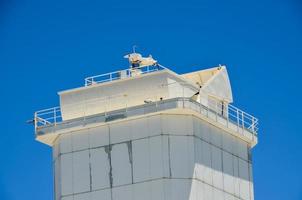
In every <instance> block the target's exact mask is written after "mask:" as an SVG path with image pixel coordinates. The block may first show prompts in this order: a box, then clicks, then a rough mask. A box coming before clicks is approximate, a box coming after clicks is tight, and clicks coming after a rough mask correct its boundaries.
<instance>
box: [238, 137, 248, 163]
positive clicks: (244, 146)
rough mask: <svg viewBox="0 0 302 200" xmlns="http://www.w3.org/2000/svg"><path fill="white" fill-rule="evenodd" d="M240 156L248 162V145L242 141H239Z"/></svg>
mask: <svg viewBox="0 0 302 200" xmlns="http://www.w3.org/2000/svg"><path fill="white" fill-rule="evenodd" d="M237 148H238V156H239V157H240V158H242V159H243V160H246V161H247V160H248V147H247V144H246V143H245V142H243V141H241V140H237Z"/></svg>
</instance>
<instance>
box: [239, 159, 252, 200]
mask: <svg viewBox="0 0 302 200" xmlns="http://www.w3.org/2000/svg"><path fill="white" fill-rule="evenodd" d="M248 170H249V169H248V163H247V162H246V161H244V160H242V159H239V177H240V197H241V198H243V199H250V185H249V171H248Z"/></svg>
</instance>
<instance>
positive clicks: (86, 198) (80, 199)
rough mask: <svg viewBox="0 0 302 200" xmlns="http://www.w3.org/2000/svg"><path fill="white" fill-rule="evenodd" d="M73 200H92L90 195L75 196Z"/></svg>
mask: <svg viewBox="0 0 302 200" xmlns="http://www.w3.org/2000/svg"><path fill="white" fill-rule="evenodd" d="M73 200H90V193H83V194H77V195H74V196H73Z"/></svg>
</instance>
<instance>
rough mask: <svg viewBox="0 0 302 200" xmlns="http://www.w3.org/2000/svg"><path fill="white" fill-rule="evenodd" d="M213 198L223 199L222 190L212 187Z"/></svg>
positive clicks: (216, 199)
mask: <svg viewBox="0 0 302 200" xmlns="http://www.w3.org/2000/svg"><path fill="white" fill-rule="evenodd" d="M213 199H215V200H224V198H223V192H222V190H219V189H216V188H213Z"/></svg>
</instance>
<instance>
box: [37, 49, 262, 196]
mask: <svg viewBox="0 0 302 200" xmlns="http://www.w3.org/2000/svg"><path fill="white" fill-rule="evenodd" d="M126 58H127V59H129V63H130V67H129V68H128V69H126V70H121V71H117V72H111V73H108V74H103V75H98V76H93V77H88V78H86V79H85V86H83V87H80V88H75V89H71V90H66V91H62V92H59V96H60V107H54V108H50V109H45V110H41V111H38V112H36V113H35V116H34V124H35V134H36V135H35V136H36V140H38V141H40V142H42V143H44V144H47V145H49V146H51V147H52V149H53V168H54V184H55V200H142V199H144V200H253V199H254V196H253V179H252V161H251V149H252V148H253V147H254V146H255V145H256V144H257V129H258V126H257V124H258V120H257V119H256V118H255V117H253V116H252V115H250V114H247V113H246V112H244V111H242V110H240V109H238V108H236V107H235V106H233V105H231V103H232V102H233V98H232V90H231V85H230V81H229V78H228V73H227V69H226V67H225V66H221V65H219V66H218V67H214V68H210V69H206V70H201V71H196V72H191V73H187V74H177V73H175V72H173V71H171V70H169V69H168V68H165V67H163V66H162V65H160V64H158V62H157V61H156V60H154V59H153V58H152V57H151V56H150V57H147V58H144V57H142V56H141V55H140V54H137V53H133V54H129V55H127V56H126Z"/></svg>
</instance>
